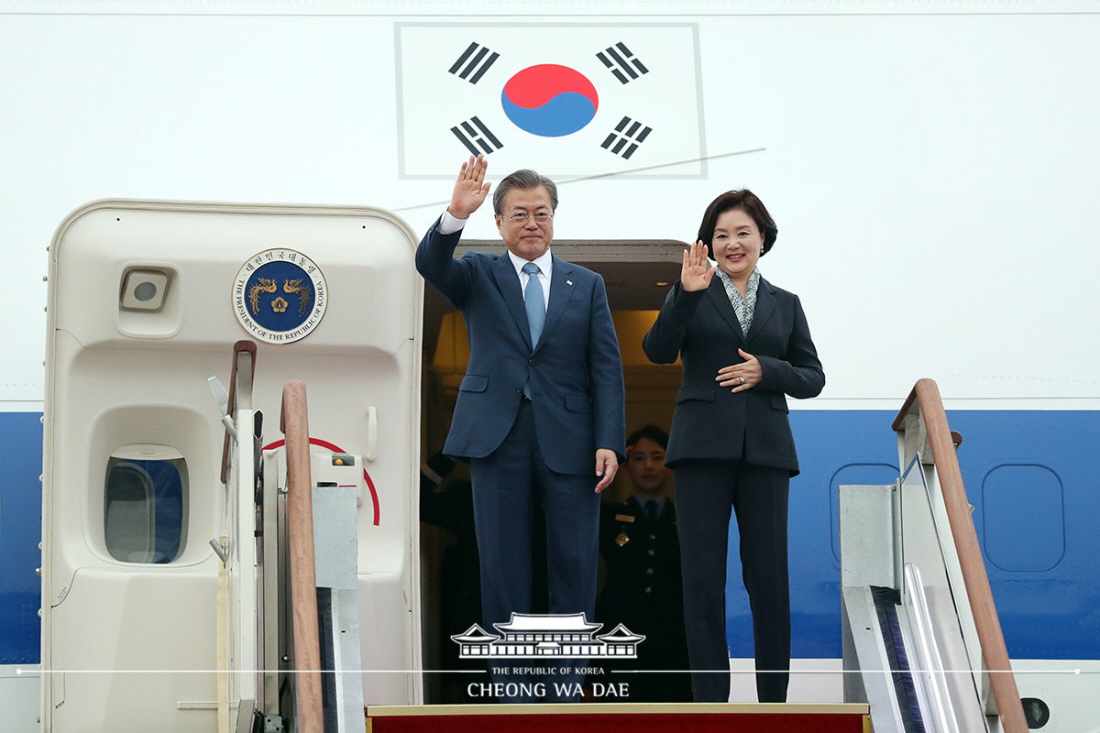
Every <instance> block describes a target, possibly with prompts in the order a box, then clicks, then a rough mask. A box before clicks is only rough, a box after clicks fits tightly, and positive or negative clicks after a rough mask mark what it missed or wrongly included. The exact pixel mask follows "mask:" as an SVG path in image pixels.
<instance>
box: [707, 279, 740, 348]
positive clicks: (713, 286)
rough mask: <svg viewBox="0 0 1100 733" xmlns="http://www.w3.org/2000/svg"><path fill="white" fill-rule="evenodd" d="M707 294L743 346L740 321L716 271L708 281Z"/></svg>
mask: <svg viewBox="0 0 1100 733" xmlns="http://www.w3.org/2000/svg"><path fill="white" fill-rule="evenodd" d="M707 295H708V296H709V297H710V299H711V302H713V303H714V307H715V308H717V309H718V313H719V314H720V315H721V316H722V318H723V319H724V320H725V322H726V325H728V326H729V327H730V330H731V331H733V333H734V335H735V336H737V339H738V341H739V342H740V343H741V345H742V346H744V344H745V334H744V333H743V332H742V331H741V322H740V321H738V320H737V313H736V311H734V310H733V304H732V303H730V296H729V295H727V294H726V287H725V286H724V285H723V284H722V278H720V277H718V274H717V273H715V275H714V279H713V280H711V281H710V287H709V288H707Z"/></svg>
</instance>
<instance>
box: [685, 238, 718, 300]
mask: <svg viewBox="0 0 1100 733" xmlns="http://www.w3.org/2000/svg"><path fill="white" fill-rule="evenodd" d="M717 270H718V266H717V265H714V266H713V267H712V266H711V264H710V261H709V260H707V246H706V245H705V244H703V243H702V242H696V243H695V244H693V245H691V247H689V248H688V249H685V250H684V266H683V269H681V270H680V285H681V286H682V287H683V288H684V290H687V291H689V292H691V291H695V290H706V289H707V288H709V287H710V279H711V278H712V277H714V273H715V272H716V271H717Z"/></svg>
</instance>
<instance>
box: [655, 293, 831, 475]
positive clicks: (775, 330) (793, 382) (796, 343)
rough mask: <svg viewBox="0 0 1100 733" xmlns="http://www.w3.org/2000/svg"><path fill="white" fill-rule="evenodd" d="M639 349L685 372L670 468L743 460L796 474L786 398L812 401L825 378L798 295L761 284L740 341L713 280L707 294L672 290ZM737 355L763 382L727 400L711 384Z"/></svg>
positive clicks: (728, 395)
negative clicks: (749, 359) (751, 359)
mask: <svg viewBox="0 0 1100 733" xmlns="http://www.w3.org/2000/svg"><path fill="white" fill-rule="evenodd" d="M642 348H643V349H644V350H645V353H646V356H648V357H649V359H650V361H653V362H655V363H657V364H671V363H672V362H674V361H676V356H677V355H679V356H680V359H681V362H682V364H683V380H682V381H681V383H680V393H679V395H678V396H677V398H676V414H675V416H674V417H673V420H672V430H671V432H670V435H669V443H668V450H667V452H666V454H665V462H666V463H667V464H668V465H670V466H671V465H674V464H675V463H676V462H677V461H682V460H684V459H699V458H702V459H731V460H736V459H738V458H741V457H742V456H744V457H745V459H746V460H747V461H748V463H750V464H752V465H757V466H768V467H772V468H785V469H787V470H789V471H790V472H791V475H792V476H794V475H796V474H798V455H797V454H796V452H795V448H794V437H793V436H792V435H791V425H790V421H789V420H788V417H787V399H786V397H785V396H784V395H785V394H788V395H790V396H791V397H796V398H799V399H805V398H808V397H816V396H817V395H818V394H820V393H821V389H822V387H824V386H825V373H824V372H823V371H822V370H821V362H820V361H819V360H818V358H817V350H816V349H815V348H814V343H813V341H812V340H811V339H810V328H809V325H807V323H806V314H805V313H803V312H802V305H801V303H799V301H798V296H797V295H795V294H794V293H789V292H787V291H786V290H781V289H780V288H777V287H775V286H774V285H772V284H771V283H769V282H768V281H767V280H764V279H763V278H761V279H760V284H759V287H758V289H757V294H756V311H755V314H754V316H753V322H752V326H751V327H750V329H749V334H748V337H747V338H746V337H745V336H744V334H742V332H741V324H740V323H739V322H738V320H737V314H736V313H735V312H734V310H733V306H732V305H731V304H730V301H729V296H728V295H727V294H726V290H725V288H724V287H723V286H722V280H721V279H720V278H719V277H718V276H717V275H715V277H714V279H713V280H712V281H711V283H710V287H708V288H707V289H705V290H698V291H695V292H688V291H685V290H684V289H683V287H682V286H681V285H680V283H676V285H675V286H673V288H672V291H671V292H670V293H669V294H668V297H667V298H666V299H665V303H664V305H663V306H662V307H661V312H660V314H658V316H657V320H656V322H655V323H654V324H653V327H652V328H650V329H649V333H647V334H646V336H645V339H644V340H643V341H642ZM738 348H741V349H744V350H745V351H746V352H747V353H749V354H752V355H753V356H755V357H756V358H757V359H758V360H759V361H760V367H761V369H762V371H763V376H762V378H761V381H760V383H759V384H758V385H756V386H755V387H753V388H752V389H747V390H744V391H741V392H737V393H733V392H731V391H730V388H728V387H719V386H718V382H716V381H715V377H717V376H718V370H719V369H721V368H722V367H725V366H730V365H732V364H740V363H741V362H743V361H744V359H742V358H741V356H740V355H739V354H738V353H737V349H738Z"/></svg>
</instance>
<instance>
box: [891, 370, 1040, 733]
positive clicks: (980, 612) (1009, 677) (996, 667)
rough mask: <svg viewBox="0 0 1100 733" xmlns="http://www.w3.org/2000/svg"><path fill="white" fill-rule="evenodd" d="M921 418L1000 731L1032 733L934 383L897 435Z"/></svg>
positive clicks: (914, 402) (913, 396) (926, 384)
mask: <svg viewBox="0 0 1100 733" xmlns="http://www.w3.org/2000/svg"><path fill="white" fill-rule="evenodd" d="M917 414H919V415H920V417H921V418H922V419H923V421H924V426H925V431H926V432H927V440H928V447H929V448H930V449H931V452H932V461H933V463H934V464H935V467H936V475H937V476H938V478H939V485H940V490H941V491H942V493H943V500H944V504H945V506H946V508H947V517H948V521H949V523H950V524H951V535H952V537H953V538H954V541H955V549H956V551H957V552H958V555H959V564H960V566H961V569H962V576H963V584H964V585H965V586H966V593H967V596H968V597H969V599H970V609H971V611H972V612H973V614H974V624H975V626H976V627H977V632H978V642H979V643H980V644H981V647H982V657H983V660H984V663H985V670H986V673H987V674H988V675H989V684H990V687H991V688H992V690H993V699H994V701H995V702H996V705H997V712H998V714H999V715H1000V718H1001V729H1002V730H1003V731H1004V733H1027V731H1028V727H1027V719H1026V718H1025V717H1024V707H1023V703H1021V702H1020V693H1019V691H1018V690H1017V688H1016V678H1015V677H1014V676H1013V674H1012V666H1011V663H1010V662H1009V658H1008V649H1007V647H1006V646H1005V640H1004V634H1003V633H1002V631H1001V622H1000V619H999V618H998V617H997V608H996V605H995V604H994V602H993V591H992V590H991V589H990V587H989V576H988V575H987V574H986V571H985V563H984V561H983V560H982V550H981V547H980V546H979V544H978V534H977V532H976V531H975V530H974V520H973V519H972V518H971V516H970V504H969V502H968V501H967V498H966V489H965V487H964V486H963V480H962V471H961V470H960V469H959V460H958V457H957V456H956V455H955V442H954V440H953V438H952V433H951V430H950V428H949V427H948V424H947V413H946V411H944V408H943V400H942V399H941V397H940V391H939V388H938V387H937V386H936V383H935V382H934V381H933V380H931V379H921V380H918V381H917V383H916V385H915V386H914V387H913V391H912V392H910V393H909V397H908V398H907V399H906V400H905V404H904V405H903V406H902V408H901V410H900V411H899V412H898V415H897V417H896V418H895V419H894V423H893V427H894V430H895V431H897V432H901V431H902V430H903V428H904V424H905V418H906V417H908V416H910V415H917ZM960 442H961V441H960Z"/></svg>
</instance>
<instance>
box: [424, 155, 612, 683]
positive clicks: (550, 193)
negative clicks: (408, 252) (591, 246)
mask: <svg viewBox="0 0 1100 733" xmlns="http://www.w3.org/2000/svg"><path fill="white" fill-rule="evenodd" d="M486 168H487V163H486V161H485V160H484V159H483V158H482V157H481V156H478V157H477V158H476V159H475V158H473V157H471V158H470V160H469V161H467V162H466V163H464V164H463V165H462V169H461V171H460V172H459V175H458V180H457V181H456V182H455V187H454V192H453V194H452V197H451V203H450V205H449V206H448V207H447V210H446V211H445V212H444V213H443V215H442V216H441V217H440V218H439V219H438V220H437V221H436V222H435V224H434V225H433V226H432V227H431V229H429V230H428V233H427V234H426V235H425V236H424V239H423V240H422V241H421V242H420V246H419V247H418V248H417V251H416V267H417V270H418V271H419V272H420V274H421V275H423V276H424V279H425V280H427V281H428V282H429V283H430V284H431V285H433V286H434V287H435V288H436V289H438V290H439V291H440V292H441V293H442V294H443V295H444V296H445V297H446V298H447V299H448V300H449V301H450V302H451V303H453V304H454V306H455V307H456V308H458V309H459V310H460V311H461V312H462V316H463V318H464V319H465V322H466V329H467V332H468V333H469V339H470V362H469V365H468V366H467V370H466V376H465V377H464V378H463V380H462V383H461V385H460V386H459V393H458V401H457V403H456V405H455V412H454V417H453V419H452V421H451V430H450V433H449V435H448V436H447V442H446V444H445V445H444V448H443V451H444V453H446V454H447V455H450V456H456V457H463V458H467V459H469V461H470V477H471V480H472V482H473V497H474V520H475V525H476V533H477V542H478V550H479V553H480V557H481V594H482V617H483V619H484V621H485V629H486V631H489V632H490V633H494V631H495V630H494V628H493V624H498V623H504V622H507V621H509V620H510V619H511V615H512V614H513V613H529V612H530V611H531V596H532V588H531V578H532V568H531V557H532V547H531V535H532V523H533V518H534V516H535V512H536V509H537V508H538V507H539V506H541V508H542V510H543V513H544V515H545V520H546V544H547V547H546V554H547V557H548V565H549V567H548V574H547V575H548V581H547V583H548V591H549V611H550V613H552V614H578V613H581V612H583V613H585V614H586V618H587V619H588V620H589V621H591V620H592V618H593V617H594V615H595V595H596V568H597V558H598V537H599V515H600V497H599V493H600V492H601V491H603V489H604V488H606V487H607V486H608V485H610V484H611V481H612V479H613V478H614V477H615V472H616V470H617V469H618V465H619V457H620V456H621V455H623V453H624V439H623V435H624V431H625V417H624V414H625V408H624V390H623V372H622V362H621V359H620V356H619V344H618V340H617V338H616V335H615V327H614V324H613V323H612V320H611V310H610V308H609V307H608V304H607V293H606V291H605V289H604V284H603V279H602V278H601V277H600V276H599V275H597V274H596V273H594V272H592V271H590V270H587V269H585V268H583V267H579V266H577V265H573V264H571V263H568V262H564V261H562V260H559V259H558V258H556V257H554V256H553V255H552V254H551V252H550V242H551V240H552V239H553V236H554V213H555V209H556V208H557V187H556V186H555V185H554V182H553V181H551V180H550V179H548V178H545V177H543V176H539V175H538V174H537V173H535V172H534V171H528V170H521V171H516V172H515V173H512V174H511V175H509V176H507V177H506V178H505V179H504V180H502V181H501V182H500V184H499V185H498V186H497V190H496V192H495V194H494V196H493V209H494V213H495V216H496V224H497V229H498V230H499V231H500V235H501V238H502V239H503V240H504V243H505V245H506V246H507V248H508V251H507V252H506V253H505V254H503V255H492V254H486V253H481V252H467V253H466V254H465V255H463V256H462V258H461V259H458V260H456V259H454V250H455V247H456V246H457V245H458V240H459V237H460V235H461V232H462V228H463V226H464V225H465V223H466V220H467V219H468V218H469V217H470V215H471V214H473V213H474V212H475V211H477V209H478V208H479V207H480V206H481V204H482V203H483V202H484V201H485V198H486V197H487V195H488V193H489V184H488V183H486V182H485V172H486ZM513 661H516V662H524V664H523V665H522V666H530V665H528V664H526V663H527V662H530V661H531V660H513ZM552 661H553V662H554V664H553V665H550V666H557V667H559V668H560V667H562V666H570V665H568V664H567V663H568V660H561V659H560V658H559V659H554V660H552ZM500 662H506V660H499V661H498V663H497V665H498V666H497V670H498V671H497V672H496V673H495V674H494V680H495V681H500V682H516V683H518V684H515V685H511V686H510V687H509V688H508V689H507V691H506V692H505V694H502V695H500V697H501V698H502V699H505V700H507V701H514V702H529V701H532V700H534V699H535V698H536V697H538V692H540V691H541V690H542V689H545V693H546V698H547V699H550V700H561V699H576V697H577V695H576V694H575V692H576V691H577V690H579V684H577V683H579V682H580V681H581V675H579V674H570V675H568V676H566V677H564V678H561V677H558V678H556V679H554V680H553V682H557V683H558V684H549V683H543V684H542V685H541V686H539V685H536V684H534V683H532V682H531V680H530V679H529V678H524V677H523V676H522V675H520V676H519V677H518V678H517V677H515V676H512V675H509V674H508V673H507V663H506V664H504V665H501V664H500ZM540 666H548V665H540ZM491 671H494V670H491ZM563 690H569V692H567V693H565V694H559V692H560V691H563ZM510 693H514V694H510Z"/></svg>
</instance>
